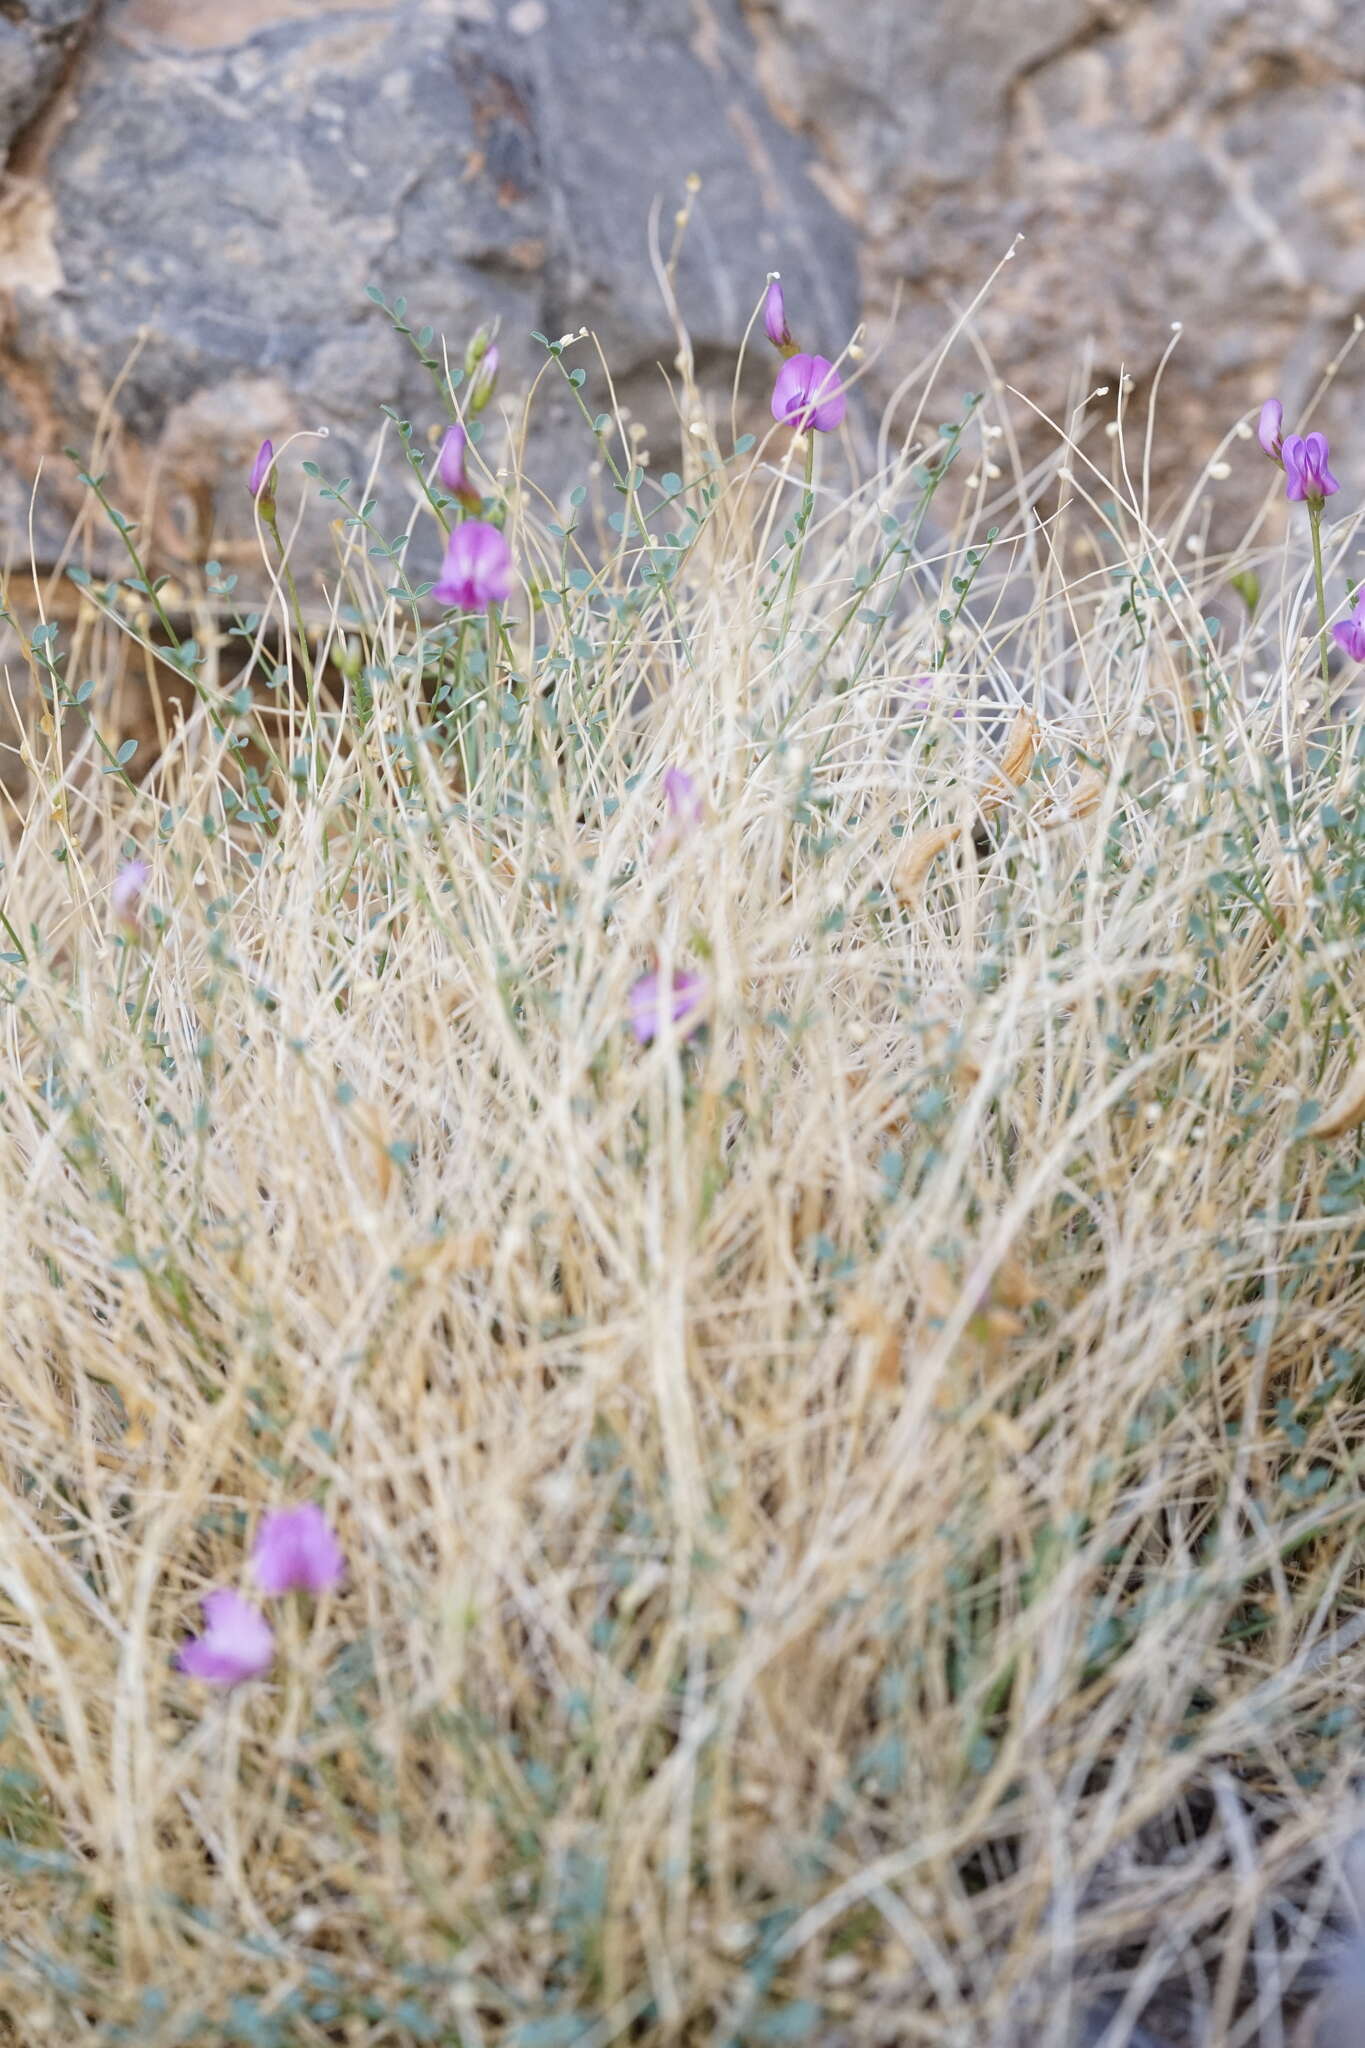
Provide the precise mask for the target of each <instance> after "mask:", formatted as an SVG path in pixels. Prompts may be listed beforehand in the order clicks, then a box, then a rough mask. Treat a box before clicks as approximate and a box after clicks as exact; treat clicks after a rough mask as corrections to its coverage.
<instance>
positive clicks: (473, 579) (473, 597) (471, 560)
mask: <svg viewBox="0 0 1365 2048" xmlns="http://www.w3.org/2000/svg"><path fill="white" fill-rule="evenodd" d="M511 588H512V550H511V549H510V548H509V547H508V545H507V539H506V536H505V535H504V534H502V533H501V532H499V530H498V528H497V527H496V526H492V525H490V524H489V522H488V520H486V519H466V520H465V521H464V523H463V524H462V525H460V526H457V527H456V528H455V531H454V532H453V533H452V534H451V536H450V539H449V541H448V542H447V544H446V552H445V560H444V562H443V563H442V564H441V573H440V575H439V577H438V578H437V580H436V582H435V583H434V584H433V585H432V591H431V594H432V596H433V597H434V598H435V599H436V602H437V603H438V604H443V605H446V606H448V607H449V608H450V610H452V611H459V612H482V611H487V609H488V607H489V605H491V604H502V603H503V602H504V600H505V599H506V597H507V594H508V592H509V591H510V590H511Z"/></svg>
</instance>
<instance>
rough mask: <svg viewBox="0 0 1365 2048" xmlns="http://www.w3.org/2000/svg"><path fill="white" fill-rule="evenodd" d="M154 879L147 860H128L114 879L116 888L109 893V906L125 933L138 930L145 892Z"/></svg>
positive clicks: (116, 921)
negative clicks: (140, 909) (140, 908)
mask: <svg viewBox="0 0 1365 2048" xmlns="http://www.w3.org/2000/svg"><path fill="white" fill-rule="evenodd" d="M151 879H152V871H151V869H150V868H149V867H148V865H147V863H146V861H145V860H128V861H125V862H124V864H123V866H122V867H121V868H120V869H119V871H118V873H117V874H116V875H115V877H114V886H113V887H112V889H111V890H110V891H109V904H110V908H111V909H112V910H113V913H114V921H115V923H117V924H120V925H122V927H123V929H124V931H126V932H135V931H136V930H137V920H138V910H139V907H140V906H141V903H142V897H143V892H144V891H145V889H146V887H147V884H148V882H150V881H151Z"/></svg>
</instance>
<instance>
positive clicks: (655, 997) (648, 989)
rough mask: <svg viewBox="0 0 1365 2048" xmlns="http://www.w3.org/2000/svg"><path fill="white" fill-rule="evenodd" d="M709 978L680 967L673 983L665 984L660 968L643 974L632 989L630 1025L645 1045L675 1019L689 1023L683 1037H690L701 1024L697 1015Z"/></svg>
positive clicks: (678, 1022)
mask: <svg viewBox="0 0 1365 2048" xmlns="http://www.w3.org/2000/svg"><path fill="white" fill-rule="evenodd" d="M707 985H708V984H707V980H706V976H705V975H704V974H700V973H698V972H696V971H695V970H689V969H687V968H683V967H679V968H675V969H674V971H673V976H672V979H671V982H669V983H668V984H665V981H664V977H663V975H662V974H661V973H660V972H659V970H658V969H657V968H652V969H651V970H650V972H649V973H648V974H642V975H641V976H640V978H639V980H638V981H637V982H636V983H635V984H634V986H633V987H632V989H631V991H630V1028H631V1030H632V1031H633V1032H634V1033H635V1036H636V1037H637V1038H638V1039H639V1041H640V1043H641V1045H648V1044H649V1042H650V1040H651V1039H653V1038H657V1037H658V1035H659V1033H660V1032H661V1031H662V1030H664V1029H665V1028H666V1026H667V1025H668V1024H669V1023H670V1022H671V1023H674V1024H682V1023H687V1020H688V1019H689V1018H690V1019H691V1022H690V1023H687V1029H686V1030H685V1031H684V1032H683V1034H682V1035H683V1037H684V1038H686V1037H689V1036H690V1035H691V1033H692V1032H694V1031H695V1030H696V1029H697V1027H698V1026H699V1025H700V1023H701V1021H702V1020H701V1017H700V1016H699V1015H697V1014H695V1013H696V1012H697V1010H698V1007H699V1005H700V1003H701V1001H702V998H703V997H704V996H705V994H706V990H707Z"/></svg>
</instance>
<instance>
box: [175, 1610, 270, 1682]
mask: <svg viewBox="0 0 1365 2048" xmlns="http://www.w3.org/2000/svg"><path fill="white" fill-rule="evenodd" d="M202 1605H203V1609H204V1632H203V1634H202V1635H200V1636H192V1637H191V1638H190V1640H189V1642H187V1643H184V1644H182V1645H181V1649H180V1655H179V1657H178V1659H177V1662H178V1664H179V1666H180V1669H181V1670H182V1671H183V1672H184V1673H185V1675H186V1676H187V1677H189V1678H200V1679H203V1680H204V1681H205V1682H206V1683H207V1684H209V1685H241V1684H243V1683H244V1682H245V1681H246V1680H247V1679H250V1678H262V1677H264V1675H265V1673H266V1672H267V1671H268V1670H269V1669H270V1666H271V1664H272V1663H273V1662H274V1658H275V1632H274V1630H273V1629H272V1628H271V1626H270V1623H269V1622H268V1621H267V1620H266V1618H265V1616H264V1615H263V1614H262V1613H261V1611H260V1609H259V1608H257V1607H253V1606H252V1605H251V1604H250V1602H249V1601H246V1600H243V1598H242V1596H241V1594H240V1593H234V1592H233V1591H232V1589H231V1588H230V1587H220V1588H219V1589H218V1590H217V1591H216V1592H213V1593H206V1594H205V1596H204V1599H203V1602H202Z"/></svg>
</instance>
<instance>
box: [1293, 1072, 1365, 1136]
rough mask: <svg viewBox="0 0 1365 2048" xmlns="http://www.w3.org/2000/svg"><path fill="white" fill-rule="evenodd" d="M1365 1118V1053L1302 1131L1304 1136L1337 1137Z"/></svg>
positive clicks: (1352, 1128)
mask: <svg viewBox="0 0 1365 2048" xmlns="http://www.w3.org/2000/svg"><path fill="white" fill-rule="evenodd" d="M1362 1120H1365V1054H1362V1055H1361V1057H1360V1058H1359V1059H1358V1060H1357V1061H1356V1063H1355V1065H1354V1066H1353V1067H1352V1069H1351V1071H1350V1073H1349V1074H1348V1075H1347V1076H1346V1080H1345V1082H1344V1083H1343V1085H1342V1088H1341V1091H1340V1093H1339V1094H1338V1095H1337V1098H1336V1100H1335V1101H1334V1102H1331V1103H1329V1104H1328V1106H1327V1108H1326V1109H1324V1110H1323V1112H1322V1114H1321V1116H1320V1117H1318V1118H1317V1120H1316V1122H1314V1123H1311V1124H1310V1125H1309V1126H1308V1129H1307V1130H1306V1131H1305V1132H1304V1133H1303V1135H1304V1137H1305V1138H1339V1137H1340V1136H1341V1134H1342V1132H1343V1131H1353V1130H1354V1129H1355V1127H1356V1125H1357V1124H1358V1123H1360V1122H1362Z"/></svg>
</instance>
